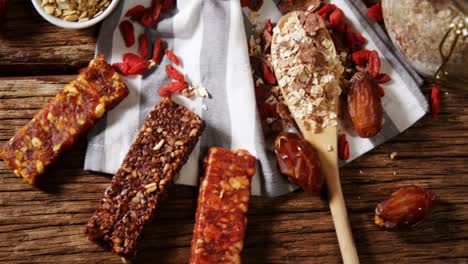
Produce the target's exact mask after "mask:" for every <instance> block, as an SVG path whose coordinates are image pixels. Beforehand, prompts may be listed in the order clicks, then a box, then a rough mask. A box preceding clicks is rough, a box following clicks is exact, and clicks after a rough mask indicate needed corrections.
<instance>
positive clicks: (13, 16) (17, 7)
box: [0, 0, 98, 76]
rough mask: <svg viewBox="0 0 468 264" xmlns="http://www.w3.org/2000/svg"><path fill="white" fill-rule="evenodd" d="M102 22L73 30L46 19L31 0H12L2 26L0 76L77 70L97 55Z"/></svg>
mask: <svg viewBox="0 0 468 264" xmlns="http://www.w3.org/2000/svg"><path fill="white" fill-rule="evenodd" d="M97 33H98V26H94V27H91V28H87V29H81V30H73V29H63V28H59V27H57V26H54V25H52V24H50V23H49V22H47V21H46V20H44V19H43V18H42V17H41V16H40V15H39V14H38V13H37V12H36V10H35V9H34V7H33V6H32V3H31V1H26V0H22V1H9V3H8V13H7V16H6V21H5V23H4V25H3V26H2V28H1V29H0V76H28V75H44V74H47V75H49V74H65V73H71V74H74V73H76V72H77V69H80V68H82V67H84V66H86V65H87V63H88V62H89V60H90V59H91V58H92V57H93V56H94V51H95V47H96V37H97Z"/></svg>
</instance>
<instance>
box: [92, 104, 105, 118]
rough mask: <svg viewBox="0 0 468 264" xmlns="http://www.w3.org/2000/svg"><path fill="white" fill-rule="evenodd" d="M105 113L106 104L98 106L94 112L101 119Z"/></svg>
mask: <svg viewBox="0 0 468 264" xmlns="http://www.w3.org/2000/svg"><path fill="white" fill-rule="evenodd" d="M105 111H106V107H105V105H104V104H102V103H101V104H98V105H97V106H96V109H95V110H94V114H95V115H96V116H97V117H98V118H99V117H101V116H102V115H103V114H104V112H105Z"/></svg>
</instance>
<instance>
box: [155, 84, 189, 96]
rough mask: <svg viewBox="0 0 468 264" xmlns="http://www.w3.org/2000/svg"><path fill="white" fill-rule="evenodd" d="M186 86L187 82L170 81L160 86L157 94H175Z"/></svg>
mask: <svg viewBox="0 0 468 264" xmlns="http://www.w3.org/2000/svg"><path fill="white" fill-rule="evenodd" d="M187 87H188V83H187V82H171V83H168V84H167V85H166V86H165V87H161V88H159V90H158V94H159V95H160V96H162V97H167V96H169V95H171V94H176V93H179V92H181V91H182V90H184V89H185V88H187Z"/></svg>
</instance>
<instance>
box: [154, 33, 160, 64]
mask: <svg viewBox="0 0 468 264" xmlns="http://www.w3.org/2000/svg"><path fill="white" fill-rule="evenodd" d="M161 51H162V40H161V38H160V37H156V40H155V41H154V46H153V59H152V60H153V61H154V62H155V63H158V62H159V60H160V59H161Z"/></svg>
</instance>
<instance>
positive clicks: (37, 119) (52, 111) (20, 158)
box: [0, 56, 128, 184]
mask: <svg viewBox="0 0 468 264" xmlns="http://www.w3.org/2000/svg"><path fill="white" fill-rule="evenodd" d="M127 94H128V88H127V86H126V85H125V83H124V82H123V81H122V79H121V78H120V77H119V75H118V74H117V73H116V72H115V71H114V69H113V68H112V67H111V66H110V65H109V64H108V63H107V62H106V61H104V57H103V56H99V57H97V58H96V59H94V60H92V61H91V62H90V63H89V66H88V67H87V68H86V69H84V70H83V71H82V72H81V73H80V74H79V75H78V76H77V77H76V78H75V79H74V80H73V81H71V82H70V83H69V84H67V85H65V87H64V89H63V90H62V91H60V92H59V93H58V94H57V95H56V96H55V97H54V98H53V99H51V101H50V102H49V103H48V104H46V105H45V106H44V107H43V108H42V110H40V111H39V112H38V113H37V114H36V115H35V116H34V118H33V119H32V120H31V121H30V122H29V123H28V124H27V125H26V126H24V127H23V128H21V129H20V130H19V131H18V132H17V133H16V135H15V136H14V137H13V138H11V139H10V141H8V142H7V143H6V144H5V145H4V146H3V148H2V149H1V150H0V156H1V157H2V158H3V160H5V162H6V164H7V165H8V166H9V167H10V168H11V169H12V170H13V172H14V173H15V175H17V176H22V177H23V179H24V180H25V181H27V182H29V183H31V184H34V183H35V182H36V180H37V176H38V175H40V174H42V173H43V172H44V171H45V169H46V168H47V167H49V166H50V165H52V164H53V163H54V162H55V161H56V160H57V158H58V157H59V155H60V154H61V153H62V152H63V151H64V150H65V149H66V148H68V147H70V146H71V145H72V144H73V143H74V141H75V140H76V139H77V137H79V136H80V135H82V134H84V133H85V132H86V131H88V130H89V129H90V128H91V127H92V126H93V125H94V124H95V123H96V121H97V120H98V119H99V118H101V117H102V116H103V114H104V113H105V112H106V111H108V110H110V109H112V108H113V107H114V106H116V105H117V104H118V103H119V102H120V101H122V99H124V98H125V97H126V96H127Z"/></svg>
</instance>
